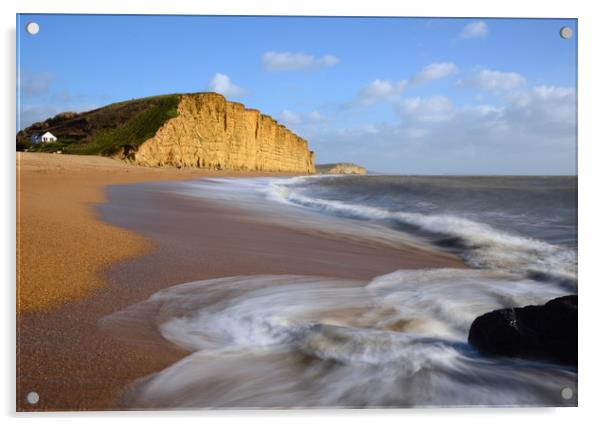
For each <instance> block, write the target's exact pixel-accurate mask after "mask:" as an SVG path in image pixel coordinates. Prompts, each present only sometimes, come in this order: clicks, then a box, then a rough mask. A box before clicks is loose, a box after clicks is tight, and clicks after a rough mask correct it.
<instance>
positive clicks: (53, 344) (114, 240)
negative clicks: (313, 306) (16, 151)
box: [17, 154, 465, 411]
mask: <svg viewBox="0 0 602 426" xmlns="http://www.w3.org/2000/svg"><path fill="white" fill-rule="evenodd" d="M36 157H39V158H36ZM18 160H20V166H19V167H18V173H19V176H18V191H17V194H18V199H17V200H18V216H17V220H18V226H17V228H18V235H19V236H20V239H19V240H18V243H19V244H18V255H17V259H18V263H20V265H18V270H17V279H18V292H17V295H18V298H19V297H20V298H21V299H23V298H25V299H26V300H30V299H31V300H34V299H36V298H38V299H39V296H40V294H42V295H46V297H43V298H42V299H41V300H42V302H41V303H40V302H35V303H34V302H31V303H32V304H29V305H28V304H27V303H26V304H23V303H21V304H20V305H18V311H17V327H18V334H17V339H18V348H17V349H18V356H17V379H18V380H17V409H18V410H33V411H37V410H74V409H78V410H110V409H116V408H117V409H127V408H130V407H123V406H122V405H121V398H122V396H123V392H124V391H127V390H128V389H129V388H130V386H131V385H132V384H133V383H134V382H135V381H136V380H137V379H140V378H143V377H145V376H146V375H148V374H151V373H154V372H157V371H160V370H161V369H163V368H165V367H167V366H169V365H171V364H172V363H174V362H176V361H177V360H179V359H181V358H182V357H183V356H185V355H186V354H187V352H186V351H184V350H182V349H180V348H177V347H175V346H174V345H171V344H169V343H167V342H166V341H165V340H164V339H162V338H161V336H157V335H152V333H150V334H148V333H147V331H148V330H146V331H145V330H144V329H140V328H138V329H135V330H136V331H137V336H138V339H137V340H138V343H139V344H131V343H125V341H124V340H123V339H120V338H117V337H118V336H115V335H114V334H112V333H109V332H107V331H106V330H102V329H100V328H99V327H98V321H99V320H100V319H101V318H103V317H105V316H106V315H109V314H111V313H113V312H115V311H118V310H120V309H123V308H125V307H127V306H130V305H132V304H135V303H137V302H140V301H142V300H144V299H146V298H147V297H149V296H150V295H152V294H153V293H155V292H156V291H158V290H160V289H162V288H165V287H168V286H171V285H175V284H180V283H184V282H188V281H194V280H201V279H209V278H216V277H223V276H232V275H245V274H258V273H273V274H284V273H286V274H307V275H310V274H311V275H325V276H337V277H347V278H348V277H354V278H358V277H367V278H369V277H371V276H374V275H377V274H379V273H383V272H385V273H386V272H390V271H392V270H395V269H412V268H426V267H434V268H436V267H465V265H464V264H463V262H461V261H460V260H459V259H455V258H453V257H452V256H441V257H439V258H437V257H433V255H432V253H428V255H427V254H425V253H418V252H416V251H412V250H406V251H405V252H403V251H402V250H394V249H391V248H375V247H366V246H362V244H359V243H349V242H342V241H336V240H333V239H331V238H327V237H324V236H317V235H307V234H304V233H301V232H296V231H294V230H291V229H286V228H282V227H278V226H275V225H270V224H258V223H254V222H253V223H251V222H248V221H245V220H242V219H241V217H240V215H238V214H237V213H236V212H233V211H231V210H228V209H224V208H222V207H218V206H212V205H209V204H208V203H204V202H202V201H200V200H194V202H192V201H191V200H187V199H184V198H182V197H178V196H175V195H174V196H172V195H165V194H158V193H155V192H153V191H141V190H140V186H138V185H127V184H135V183H140V182H150V181H167V180H183V179H192V178H202V177H218V176H220V177H226V176H227V177H236V176H282V174H275V173H274V174H267V173H242V172H234V171H220V172H214V171H207V170H190V169H185V170H177V169H146V168H140V167H138V166H129V165H126V164H123V163H120V162H117V161H115V160H111V159H106V158H97V157H94V158H90V157H82V158H79V157H78V158H74V157H71V158H70V157H67V156H59V155H55V156H53V155H49V154H46V155H44V154H38V155H35V154H31V155H28V156H22V154H21V155H19V157H18ZM105 160H106V161H105ZM24 163H25V164H24ZM23 166H26V167H23ZM65 182H69V185H68V186H67V185H64V184H65ZM124 184H126V185H124ZM111 185H119V186H111ZM108 187H110V188H111V191H110V192H111V198H110V199H108V200H107V197H106V192H107V188H108ZM103 203H106V204H103ZM149 203H150V204H149ZM99 205H100V206H102V207H101V210H102V209H104V210H106V208H107V207H108V206H111V208H114V209H115V210H114V211H113V212H112V213H111V214H113V215H120V214H124V212H125V211H127V212H128V215H132V217H134V220H133V222H132V224H130V225H129V226H128V229H124V228H122V227H116V226H114V225H111V224H110V221H109V222H108V223H107V222H106V221H102V219H106V218H105V217H101V216H103V215H105V213H103V214H99V213H98V210H99V207H98V206H99ZM149 205H152V206H154V208H152V209H149V208H148V206H149ZM19 207H20V208H19ZM157 207H159V208H157ZM120 209H121V210H120ZM124 209H125V210H124ZM132 209H134V210H137V212H133V211H132ZM65 212H68V213H69V216H68V217H69V220H68V222H67V221H61V218H64V217H65V216H64V215H65ZM144 212H151V213H152V214H151V216H147V217H145V216H144ZM109 219H110V218H109ZM78 224H79V225H80V227H77V226H75V225H78ZM157 230H159V231H157ZM36 232H37V234H36ZM73 233H75V235H77V236H78V237H79V238H78V239H77V240H75V241H74V240H71V239H66V238H64V237H65V236H66V235H73ZM99 247H100V248H102V250H98V248H99ZM105 250H106V251H105ZM65 253H68V254H69V255H70V256H74V257H76V258H77V259H80V260H82V262H77V261H73V262H72V263H70V262H65V261H64V260H60V259H62V258H64V256H65ZM61 255H62V257H61ZM48 257H49V258H50V259H48ZM40 259H42V260H40ZM34 260H36V261H37V263H36V262H34ZM83 260H85V262H83ZM36 274H37V275H36ZM48 277H57V278H58V279H56V280H48ZM57 282H58V283H59V286H57V285H56V284H57ZM43 284H46V288H44V287H40V285H43ZM49 286H50V287H51V289H52V290H56V289H57V288H58V289H59V290H57V292H58V293H57V294H58V296H57V295H53V294H51V293H49V290H48V287H49ZM48 294H50V296H48ZM21 302H22V300H21ZM145 333H146V334H145ZM141 336H142V337H141ZM134 337H135V335H132V334H131V333H130V334H129V335H128V336H127V339H126V340H130V341H131V340H136V339H135V338H134ZM133 338H134V339H133ZM30 390H35V391H37V392H38V393H39V394H40V403H38V404H37V405H36V406H34V407H31V406H29V405H26V404H25V402H24V397H25V395H26V394H27V392H29V391H30ZM48 395H50V396H48Z"/></svg>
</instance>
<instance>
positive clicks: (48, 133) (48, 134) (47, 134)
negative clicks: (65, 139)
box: [41, 132, 56, 138]
mask: <svg viewBox="0 0 602 426" xmlns="http://www.w3.org/2000/svg"><path fill="white" fill-rule="evenodd" d="M44 136H46V137H48V136H52V137H53V138H56V136H54V135H53V134H52V133H50V132H46V133H44V134H43V135H42V136H41V137H44Z"/></svg>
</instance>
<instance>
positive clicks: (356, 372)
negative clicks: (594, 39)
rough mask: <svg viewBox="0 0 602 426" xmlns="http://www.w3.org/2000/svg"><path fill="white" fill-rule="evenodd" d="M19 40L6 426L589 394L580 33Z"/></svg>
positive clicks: (374, 26)
mask: <svg viewBox="0 0 602 426" xmlns="http://www.w3.org/2000/svg"><path fill="white" fill-rule="evenodd" d="M16 32H17V131H18V132H17V134H16V150H17V151H18V153H17V175H18V176H17V202H18V203H17V393H16V395H17V409H18V410H20V411H30V410H31V411H38V410H40V411H54V410H68V411H72V410H165V409H181V408H186V409H209V408H211V409H233V408H244V409H247V408H261V409H266V408H268V409H287V408H411V407H482V406H487V407H491V406H493V407H500V406H576V405H577V165H576V151H577V104H576V90H577V69H576V63H577V61H576V60H577V20H575V19H519V18H516V19H493V18H482V19H478V18H470V19H468V18H467V19H460V18H448V19H443V18H436V19H431V18H404V17H398V18H395V17H353V18H351V17H311V16H307V17H286V16H271V17H267V16H247V17H240V16H150V15H139V16H138V15H61V14H55V15H50V14H40V15H34V14H22V15H18V16H17V24H16Z"/></svg>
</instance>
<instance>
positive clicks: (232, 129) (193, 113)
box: [130, 93, 315, 173]
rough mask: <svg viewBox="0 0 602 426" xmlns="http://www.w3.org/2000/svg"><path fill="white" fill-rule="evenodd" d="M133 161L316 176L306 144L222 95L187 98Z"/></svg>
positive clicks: (265, 118)
mask: <svg viewBox="0 0 602 426" xmlns="http://www.w3.org/2000/svg"><path fill="white" fill-rule="evenodd" d="M130 158H131V160H132V161H133V162H135V163H137V164H140V165H145V166H163V165H171V166H178V167H202V168H211V169H236V170H258V171H273V172H296V173H315V166H314V155H313V152H311V151H310V150H309V148H308V144H307V141H306V140H304V139H302V138H300V137H299V136H297V135H295V134H294V133H293V132H291V131H290V130H288V129H287V128H286V127H284V126H283V125H281V124H279V123H277V122H276V121H275V120H274V119H273V118H271V117H269V116H267V115H264V114H261V113H260V112H259V111H257V110H255V109H247V108H245V106H244V105H243V104H240V103H236V102H229V101H227V100H226V99H225V98H224V97H223V96H222V95H219V94H217V93H195V94H186V95H181V98H180V103H179V105H178V115H177V116H176V117H174V118H172V119H170V120H168V121H166V122H165V124H164V125H163V126H162V127H161V128H160V129H159V130H158V131H157V133H156V134H155V136H153V137H152V138H150V139H148V140H147V141H146V142H144V143H143V144H141V145H140V147H138V149H137V150H136V151H135V152H134V153H132V155H130Z"/></svg>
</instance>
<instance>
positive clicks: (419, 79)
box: [351, 62, 459, 106]
mask: <svg viewBox="0 0 602 426" xmlns="http://www.w3.org/2000/svg"><path fill="white" fill-rule="evenodd" d="M458 71H459V69H458V67H457V66H456V65H455V64H454V63H452V62H437V63H432V64H429V65H427V66H425V67H424V68H423V69H422V70H420V71H419V72H418V73H416V75H414V76H413V77H412V78H410V81H409V82H408V80H399V81H397V82H392V81H390V80H380V79H376V80H373V81H371V82H370V83H368V84H367V85H366V86H364V87H363V88H362V89H361V90H360V91H359V92H358V94H357V95H356V97H355V99H354V100H353V101H352V102H351V104H352V105H363V106H368V105H373V104H375V103H377V102H381V101H391V100H396V99H398V95H399V94H400V93H402V92H403V91H404V90H405V89H406V88H407V87H409V86H412V85H416V84H422V83H427V82H429V81H433V80H438V79H441V78H444V77H447V76H448V75H450V74H454V73H456V72H458Z"/></svg>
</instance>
